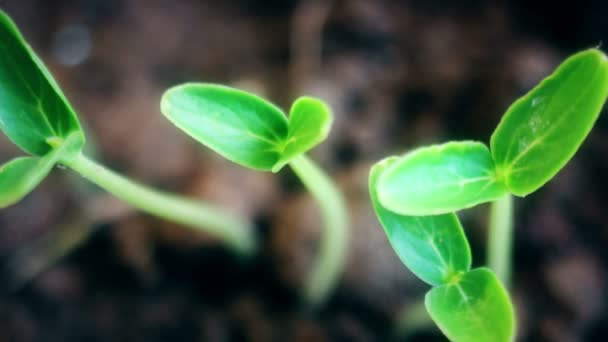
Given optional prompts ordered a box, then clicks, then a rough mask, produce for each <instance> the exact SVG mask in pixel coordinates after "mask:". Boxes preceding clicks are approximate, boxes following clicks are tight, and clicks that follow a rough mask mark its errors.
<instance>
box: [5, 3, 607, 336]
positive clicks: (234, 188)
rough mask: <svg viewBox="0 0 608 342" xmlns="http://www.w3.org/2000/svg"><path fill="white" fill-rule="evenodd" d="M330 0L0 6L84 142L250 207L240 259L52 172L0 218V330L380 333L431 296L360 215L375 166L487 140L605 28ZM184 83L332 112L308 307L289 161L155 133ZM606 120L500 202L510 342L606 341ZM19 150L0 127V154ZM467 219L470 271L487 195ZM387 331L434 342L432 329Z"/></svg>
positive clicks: (474, 7)
mask: <svg viewBox="0 0 608 342" xmlns="http://www.w3.org/2000/svg"><path fill="white" fill-rule="evenodd" d="M328 3H329V2H325V1H314V0H313V1H295V0H272V1H254V0H230V1H212V0H207V1H194V0H183V1H166V0H145V1H144V0H130V1H127V0H61V1H44V0H18V1H17V0H14V1H13V0H10V1H9V0H0V7H1V8H3V9H4V10H6V11H7V12H8V13H9V14H10V15H11V16H12V17H13V18H14V19H15V21H16V22H17V23H18V25H19V26H20V27H21V29H22V31H23V32H24V34H25V36H26V37H27V39H28V40H29V41H30V42H31V44H32V45H33V47H34V48H35V49H36V50H37V51H38V52H39V54H40V55H41V57H42V58H43V59H44V60H45V62H47V64H48V65H49V67H50V69H51V70H52V71H53V73H54V74H55V76H56V78H57V80H58V82H59V83H60V84H61V85H62V87H63V88H64V90H65V93H66V94H67V96H68V97H69V98H70V100H71V101H72V103H73V105H74V106H75V108H76V109H77V111H78V112H79V114H80V116H81V118H82V121H84V122H85V123H86V128H87V131H88V132H89V136H90V139H89V147H90V149H91V151H90V154H92V155H96V158H97V159H99V160H101V161H103V162H104V163H105V164H106V165H108V166H110V167H112V168H114V169H116V170H118V171H120V172H122V173H124V174H127V175H129V176H130V177H133V178H135V179H137V180H139V181H142V182H146V183H148V184H151V185H154V186H156V187H158V188H162V189H167V190H173V191H176V192H180V193H184V194H189V195H193V196H197V197H200V198H204V199H206V200H208V201H210V202H213V203H216V204H218V205H222V206H225V207H227V208H230V209H231V210H233V211H235V212H237V213H239V214H241V215H245V216H246V217H248V218H250V219H251V220H253V221H254V222H255V223H256V230H257V233H258V236H259V239H260V241H261V244H262V248H261V249H260V252H259V253H258V254H256V255H255V257H254V258H252V259H251V260H244V259H242V258H239V257H237V256H235V255H233V254H231V253H230V251H228V250H225V249H224V248H223V247H222V246H221V244H219V243H218V242H217V241H215V240H214V239H212V238H210V237H208V236H206V235H203V234H201V233H197V232H192V231H190V230H188V229H186V228H183V227H179V226H176V225H174V224H171V223H168V222H164V221H160V220H157V219H155V218H152V217H149V216H146V215H144V214H141V213H139V212H137V211H134V210H132V209H131V208H129V207H127V206H125V205H122V204H120V203H119V202H118V201H117V200H115V199H113V198H111V197H110V196H107V195H105V194H104V193H103V192H101V191H99V190H97V189H96V188H94V187H92V186H90V185H89V184H87V183H85V182H83V181H82V180H80V179H79V178H78V177H77V176H75V175H74V174H73V173H72V172H71V171H68V170H61V169H58V170H56V171H55V172H54V173H53V175H52V176H51V177H50V178H49V179H47V180H46V181H45V182H44V183H43V184H42V185H41V186H40V187H39V188H38V189H37V190H36V191H35V192H34V193H32V194H31V195H30V196H28V197H27V198H26V199H25V200H24V201H23V202H21V203H20V204H18V205H16V206H13V207H11V208H8V209H6V210H2V211H0V279H2V280H3V281H2V283H1V284H0V290H1V293H0V342H5V341H6V342H8V341H147V342H152V341H334V340H335V341H342V340H344V341H386V340H389V339H393V338H395V334H394V331H395V322H396V320H397V317H398V316H399V313H400V312H401V310H404V309H407V308H408V307H412V308H413V307H415V305H416V304H417V303H419V302H420V300H421V298H422V296H423V295H424V293H425V291H426V290H427V286H426V285H425V284H423V283H422V282H421V281H419V280H418V279H416V278H415V277H414V276H413V275H412V274H411V273H409V271H408V270H407V269H406V268H405V267H404V266H403V265H402V264H401V263H400V262H399V260H398V259H397V257H396V256H395V254H394V252H393V251H392V249H391V248H390V247H389V245H388V243H387V241H386V238H385V237H384V233H383V232H382V230H381V228H380V226H379V225H378V223H377V221H376V219H375V217H374V215H373V212H372V210H371V207H370V203H369V199H368V195H367V190H366V189H367V185H366V180H367V172H368V170H369V167H370V165H371V164H372V163H373V162H375V161H377V160H379V159H380V158H382V157H384V156H387V155H391V154H395V153H402V152H404V151H406V150H409V149H411V148H413V147H416V146H420V145H423V144H427V143H433V142H443V141H446V140H449V139H477V140H482V141H488V140H489V136H490V134H491V132H492V130H493V129H494V127H495V126H496V124H497V122H498V120H499V118H500V116H501V115H502V114H503V113H504V111H505V109H506V108H507V106H508V105H509V104H510V103H511V102H513V101H514V100H515V99H516V98H517V97H518V96H520V95H522V94H523V93H525V92H526V91H527V90H528V89H530V88H531V87H532V86H533V85H534V84H535V83H536V82H538V81H539V80H540V79H541V78H542V77H544V76H546V75H547V74H548V73H549V72H551V70H552V69H553V68H554V67H555V66H556V65H557V64H558V63H559V62H560V61H561V60H562V59H563V58H565V56H567V55H569V54H571V53H574V52H576V51H578V50H580V49H583V48H587V47H591V46H597V45H600V44H602V42H605V41H607V40H608V22H607V21H606V17H607V15H608V2H606V1H602V0H581V1H577V2H576V3H567V2H566V3H563V4H561V3H559V2H555V1H536V2H533V1H523V0H517V1H497V2H487V1H478V0H472V1H439V0H432V1H428V0H427V1H424V0H413V1H396V0H376V1H372V0H342V1H340V0H336V1H334V2H333V5H332V6H328ZM296 18H299V19H296ZM315 25H316V26H315ZM319 25H320V26H319ZM319 27H320V28H321V30H320V34H316V33H315V32H317V30H318V29H319ZM294 46H296V47H297V46H299V47H301V48H299V49H298V48H294ZM185 81H206V82H221V83H225V84H228V85H232V86H237V87H241V88H244V89H248V90H251V91H253V92H256V93H258V94H260V95H264V96H265V97H267V98H269V99H271V100H273V101H274V102H276V103H278V104H280V105H281V106H283V107H288V105H289V104H290V103H291V101H292V100H293V99H294V97H295V96H296V95H298V94H309V95H316V96H320V97H322V98H324V99H325V100H327V101H328V102H329V103H330V104H331V106H332V108H333V110H334V115H335V124H334V127H333V129H332V134H331V136H330V138H329V139H328V140H327V141H326V142H325V143H324V144H322V145H321V146H319V147H318V148H316V149H315V150H314V151H313V152H312V156H313V158H314V159H316V160H317V161H318V162H319V163H320V164H321V165H322V166H323V167H324V168H326V169H327V170H328V171H329V172H330V173H331V174H332V175H333V176H334V177H335V179H336V180H337V181H338V182H339V184H340V186H341V187H342V189H343V190H344V191H345V193H346V195H347V198H348V203H349V208H350V211H351V216H352V217H351V220H352V222H353V225H352V227H351V230H352V234H351V238H350V246H351V247H350V250H349V262H348V268H347V270H346V272H345V274H344V276H343V278H342V280H341V282H340V286H339V288H338V289H337V290H336V292H335V293H334V295H333V296H332V297H331V298H330V300H329V301H328V302H327V303H326V304H325V305H324V306H323V307H322V308H321V309H320V310H319V311H316V312H310V311H306V310H304V309H303V305H302V302H301V299H300V298H299V295H298V293H299V292H298V288H299V286H300V284H301V283H302V281H303V279H305V277H306V275H307V274H308V270H309V269H310V266H311V262H312V258H313V257H314V256H315V251H316V247H317V241H318V237H319V234H320V225H321V222H320V218H319V213H318V211H317V208H316V206H315V203H314V202H313V201H312V199H311V198H310V197H309V196H308V195H307V193H306V192H305V190H304V189H303V187H302V186H301V184H300V183H299V182H298V180H297V178H295V176H294V175H293V174H292V173H291V172H290V171H288V170H285V171H283V172H281V173H280V174H278V175H273V174H264V173H259V172H254V171H250V170H245V169H243V168H241V167H239V166H237V165H234V164H231V163H229V162H227V161H224V160H222V159H221V158H220V157H219V156H216V155H214V154H213V153H212V152H211V151H209V150H207V149H205V148H202V147H201V146H198V145H197V144H196V143H194V142H193V141H191V140H190V139H189V138H187V137H186V136H184V135H182V134H181V133H180V132H179V131H178V130H176V129H175V128H174V127H173V126H172V125H171V124H170V123H168V122H167V121H166V120H165V119H164V118H163V117H162V116H161V115H160V111H159V99H160V96H161V95H162V92H163V90H164V89H166V88H167V87H169V86H172V85H175V84H177V83H180V82H185ZM607 114H608V113H603V114H602V116H601V117H600V119H599V121H598V123H597V125H596V127H595V128H594V130H593V131H592V133H591V135H590V136H589V138H588V139H587V141H586V142H585V143H584V145H583V146H582V147H581V149H580V151H579V152H578V154H577V155H576V156H575V158H574V159H573V160H572V161H571V162H570V164H569V165H568V166H567V167H566V168H565V169H564V170H563V171H562V172H561V173H560V174H559V175H558V176H557V177H556V179H554V180H553V181H551V182H550V183H549V184H547V185H546V186H545V187H544V188H543V189H541V190H540V191H538V192H537V193H535V194H533V195H531V196H529V197H528V198H525V199H520V200H518V201H517V202H516V209H517V216H516V228H515V229H516V236H515V250H514V257H515V260H514V281H513V289H512V293H513V296H514V300H515V302H516V305H517V311H518V319H519V322H518V330H519V331H518V334H519V337H518V340H521V341H604V340H607V339H608V299H607V298H606V293H607V290H608V274H607V270H608V248H606V246H608V182H607V181H606V175H608V158H606V156H608V115H607ZM18 153H19V152H18V150H17V149H16V148H15V147H13V146H12V145H11V144H10V143H9V142H8V141H7V139H6V138H4V137H0V161H4V160H8V159H9V158H10V157H13V156H16V155H18ZM462 219H463V224H464V226H465V227H466V229H467V234H468V236H469V238H470V240H471V244H472V247H473V254H474V259H475V260H474V263H475V264H476V265H482V264H483V263H484V255H485V247H484V246H485V237H486V235H485V225H486V221H487V206H480V207H479V208H476V209H472V210H468V211H466V212H463V213H462ZM397 336H398V334H397ZM395 339H398V340H407V341H435V340H437V341H442V340H444V338H443V337H442V335H441V334H440V333H439V332H438V331H437V330H436V329H435V328H434V327H433V326H432V325H431V326H428V327H423V328H422V329H420V330H418V331H416V332H415V333H413V334H410V335H408V336H405V337H404V336H402V337H398V338H395Z"/></svg>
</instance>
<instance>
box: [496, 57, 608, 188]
mask: <svg viewBox="0 0 608 342" xmlns="http://www.w3.org/2000/svg"><path fill="white" fill-rule="evenodd" d="M607 96H608V60H607V59H606V56H605V55H604V54H603V53H602V52H601V51H599V50H597V49H590V50H586V51H583V52H580V53H577V54H575V55H573V56H572V57H570V58H568V59H567V60H566V61H564V62H563V63H562V64H561V65H560V66H559V67H558V68H557V69H556V70H555V72H554V73H553V74H552V75H550V76H549V77H547V78H546V79H544V80H543V81H542V82H541V83H540V84H539V85H538V86H536V87H535V88H534V89H532V90H531V91H530V92H529V93H528V94H526V95H525V96H524V97H522V98H520V99H519V100H517V101H516V102H515V103H513V105H511V107H509V109H508V110H507V113H506V114H505V115H504V116H503V118H502V120H501V122H500V124H499V125H498V127H497V128H496V130H495V131H494V134H493V135H492V139H491V142H490V145H491V148H492V155H493V156H494V160H495V161H496V165H497V167H498V170H499V172H500V173H502V175H503V176H504V178H505V182H506V184H507V186H508V187H509V189H510V190H511V192H513V193H514V194H516V195H518V196H525V195H527V194H529V193H532V192H534V191H536V190H537V189H538V188H540V187H541V186H542V185H543V184H545V183H546V182H548V181H549V180H550V179H551V178H553V176H555V174H557V173H558V172H559V170H561V168H562V167H564V165H565V164H566V163H567V162H568V161H569V160H570V158H572V156H573V155H574V153H576V151H577V150H578V148H579V147H580V145H581V144H582V142H583V140H584V139H585V137H586V136H587V135H588V134H589V131H590V130H591V128H592V127H593V124H594V122H595V121H596V119H597V117H598V115H599V113H600V111H601V109H602V106H603V104H604V102H605V101H606V97H607Z"/></svg>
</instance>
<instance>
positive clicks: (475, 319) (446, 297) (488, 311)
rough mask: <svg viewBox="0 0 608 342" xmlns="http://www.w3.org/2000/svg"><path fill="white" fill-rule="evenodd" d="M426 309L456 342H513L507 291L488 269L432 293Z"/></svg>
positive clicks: (511, 319)
mask: <svg viewBox="0 0 608 342" xmlns="http://www.w3.org/2000/svg"><path fill="white" fill-rule="evenodd" d="M425 305H426V308H427V310H428V312H429V314H430V315H431V318H432V319H433V321H435V323H436V324H437V325H438V326H439V329H441V331H442V332H443V333H444V334H445V335H446V336H447V337H448V338H449V339H450V340H451V341H456V342H510V341H512V340H513V339H514V337H515V336H514V335H515V313H514V310H513V304H511V300H510V298H509V295H508V293H507V291H506V290H505V288H504V287H503V286H502V284H501V283H500V281H499V280H498V278H496V275H495V274H494V273H493V272H492V271H490V270H489V269H487V268H477V269H474V270H471V271H469V272H467V273H464V274H463V275H462V277H461V278H460V279H459V280H456V281H454V282H453V283H450V284H446V285H442V286H438V287H435V288H433V289H431V290H430V291H429V292H428V293H427V294H426V298H425Z"/></svg>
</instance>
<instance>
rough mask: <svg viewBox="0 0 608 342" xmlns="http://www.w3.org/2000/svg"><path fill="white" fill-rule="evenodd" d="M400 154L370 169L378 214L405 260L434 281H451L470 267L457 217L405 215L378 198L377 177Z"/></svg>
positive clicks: (466, 243)
mask: <svg viewBox="0 0 608 342" xmlns="http://www.w3.org/2000/svg"><path fill="white" fill-rule="evenodd" d="M398 161H399V158H397V157H391V158H387V159H385V160H382V161H380V162H379V163H377V164H376V165H374V167H373V168H372V170H371V173H370V179H369V187H370V196H371V199H372V203H373V206H374V210H375V211H376V215H377V216H378V219H379V220H380V223H381V224H382V227H383V228H384V231H385V233H386V235H387V237H388V240H389V242H390V243H391V246H392V247H393V249H394V250H395V252H396V253H397V255H398V256H399V258H400V259H401V261H403V263H404V264H405V265H406V266H407V267H408V268H409V269H410V270H411V271H412V272H413V273H414V274H416V275H417V276H418V277H420V278H421V279H422V280H424V281H425V282H427V283H429V284H431V285H440V284H444V283H446V282H447V281H449V280H450V279H451V278H452V277H453V276H454V275H455V274H459V273H461V272H466V271H468V270H469V269H470V268H471V250H470V248H469V243H468V241H467V239H466V237H465V235H464V232H463V230H462V227H461V225H460V222H459V221H458V217H457V216H456V215H455V214H453V213H449V214H444V215H438V216H404V215H400V214H397V213H394V212H391V211H389V210H388V209H385V208H384V207H382V206H381V205H380V203H379V202H378V194H377V191H376V186H377V181H378V179H379V178H380V176H381V174H382V172H384V171H385V170H386V169H387V168H388V167H390V165H391V164H392V163H394V162H398Z"/></svg>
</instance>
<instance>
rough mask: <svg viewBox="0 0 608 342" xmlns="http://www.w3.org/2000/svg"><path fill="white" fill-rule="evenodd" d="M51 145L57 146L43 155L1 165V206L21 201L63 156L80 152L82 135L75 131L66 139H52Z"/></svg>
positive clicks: (17, 159) (4, 206)
mask: <svg viewBox="0 0 608 342" xmlns="http://www.w3.org/2000/svg"><path fill="white" fill-rule="evenodd" d="M55 143H57V145H55ZM51 145H55V148H53V149H52V150H51V151H50V152H49V153H48V154H47V155H45V156H43V157H20V158H15V159H13V160H11V161H9V162H7V163H5V164H3V165H2V166H0V208H6V207H8V206H10V205H13V204H15V203H17V202H19V201H20V200H21V199H23V197H25V196H26V195H27V194H29V193H30V192H31V191H32V190H34V188H35V187H36V186H37V185H38V184H39V183H40V182H41V181H42V180H43V179H44V178H45V177H46V176H47V175H48V174H49V172H50V171H51V170H52V169H53V167H54V166H55V164H56V163H57V162H59V161H60V160H61V158H63V157H65V156H66V155H69V154H73V153H78V152H79V147H80V146H82V136H81V135H80V134H78V133H73V134H72V135H70V136H69V137H68V138H67V139H66V140H58V141H51V143H50V145H49V146H51Z"/></svg>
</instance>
